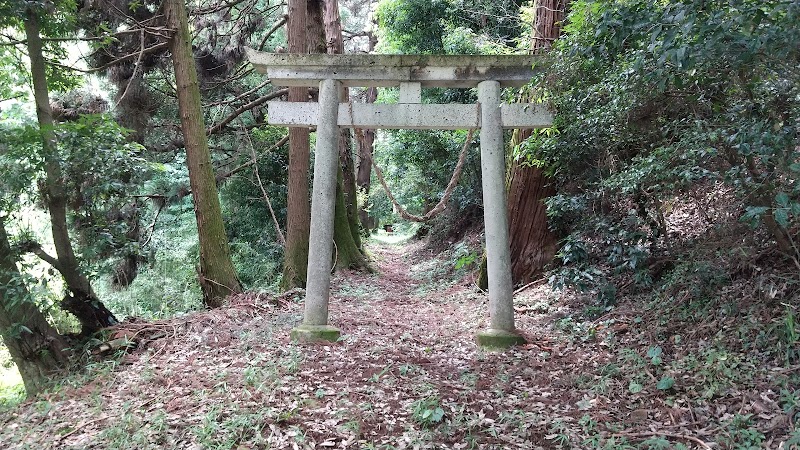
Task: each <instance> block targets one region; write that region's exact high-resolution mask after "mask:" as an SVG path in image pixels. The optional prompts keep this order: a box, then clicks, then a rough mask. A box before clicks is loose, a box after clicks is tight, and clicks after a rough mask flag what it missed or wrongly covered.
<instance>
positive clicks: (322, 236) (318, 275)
mask: <svg viewBox="0 0 800 450" xmlns="http://www.w3.org/2000/svg"><path fill="white" fill-rule="evenodd" d="M340 87H341V83H340V82H339V81H337V80H331V79H326V80H322V81H321V82H320V83H319V116H318V118H317V148H316V151H315V152H314V184H313V188H312V189H313V191H312V194H311V233H310V234H309V240H308V241H309V242H308V272H307V281H306V299H305V313H304V315H303V324H302V325H300V326H298V327H296V328H294V329H293V330H292V339H294V340H298V341H306V342H308V341H312V342H313V341H330V342H335V341H336V340H337V339H339V330H338V329H337V328H336V327H333V326H331V325H328V297H329V295H330V288H331V259H332V256H333V219H334V213H335V207H336V172H337V170H338V166H337V165H338V164H339V126H338V124H337V120H338V116H339V89H340Z"/></svg>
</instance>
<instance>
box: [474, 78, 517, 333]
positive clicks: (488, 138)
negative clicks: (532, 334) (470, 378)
mask: <svg viewBox="0 0 800 450" xmlns="http://www.w3.org/2000/svg"><path fill="white" fill-rule="evenodd" d="M478 102H479V103H480V106H481V125H482V126H481V178H482V181H483V214H484V216H483V217H484V226H485V227H486V266H487V269H486V273H487V275H488V278H489V318H490V321H491V326H490V328H492V329H495V330H503V331H507V332H514V303H513V300H512V297H513V282H512V280H511V251H510V247H509V237H508V215H507V213H506V189H505V176H506V166H505V148H504V147H503V130H502V128H501V126H500V125H501V118H500V83H498V82H497V81H484V82H481V83H480V84H479V85H478Z"/></svg>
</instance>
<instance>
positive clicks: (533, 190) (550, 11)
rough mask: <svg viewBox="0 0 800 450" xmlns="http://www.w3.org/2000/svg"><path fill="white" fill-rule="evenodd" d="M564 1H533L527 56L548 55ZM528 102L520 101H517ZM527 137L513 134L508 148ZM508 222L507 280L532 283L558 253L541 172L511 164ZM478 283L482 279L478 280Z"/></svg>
mask: <svg viewBox="0 0 800 450" xmlns="http://www.w3.org/2000/svg"><path fill="white" fill-rule="evenodd" d="M567 2H568V0H536V2H535V16H534V23H533V30H532V35H531V52H532V53H535V54H536V53H543V52H546V51H548V50H549V49H550V48H551V47H552V46H553V42H554V41H555V40H556V39H557V38H558V36H559V34H560V33H561V22H562V21H563V20H564V17H565V12H566V6H567ZM528 100H530V99H527V98H521V99H520V101H528ZM528 137H530V131H529V130H516V131H515V132H514V134H513V138H512V142H511V146H510V147H511V148H515V147H516V146H518V145H519V144H520V143H522V142H523V141H524V140H525V139H527V138H528ZM508 178H509V185H508V219H509V233H510V238H511V277H512V280H513V281H514V283H515V284H522V283H527V282H530V281H533V279H534V277H536V276H537V275H538V274H539V273H540V272H541V271H542V270H543V269H544V267H545V265H547V264H548V263H549V262H550V261H552V260H553V257H554V256H555V254H556V251H557V250H558V237H557V236H556V235H554V234H553V233H552V232H551V231H550V229H549V227H548V224H547V207H546V206H545V204H544V200H545V199H546V198H547V197H550V196H552V195H553V194H555V190H554V189H553V187H552V185H551V184H550V183H549V182H548V180H547V177H546V176H545V175H544V172H543V171H542V169H541V168H538V167H532V166H529V165H526V164H522V163H521V162H520V161H514V162H513V163H512V164H511V166H510V167H509V177H508ZM479 278H480V279H481V280H482V279H484V278H485V277H479Z"/></svg>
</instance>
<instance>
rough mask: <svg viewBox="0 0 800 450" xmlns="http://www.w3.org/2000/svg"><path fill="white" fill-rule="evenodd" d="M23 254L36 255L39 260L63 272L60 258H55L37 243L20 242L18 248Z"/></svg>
mask: <svg viewBox="0 0 800 450" xmlns="http://www.w3.org/2000/svg"><path fill="white" fill-rule="evenodd" d="M17 247H18V248H19V250H20V251H21V252H22V253H33V254H34V255H36V256H38V257H39V259H41V260H42V261H44V262H46V263H47V264H50V265H51V266H53V268H54V269H56V270H57V271H59V272H62V270H63V269H62V267H61V263H60V262H59V261H58V258H55V257H53V256H51V255H50V254H48V253H47V252H46V251H44V250H43V249H42V245H41V244H39V243H38V242H36V241H23V242H20V243H19V244H18V246H17Z"/></svg>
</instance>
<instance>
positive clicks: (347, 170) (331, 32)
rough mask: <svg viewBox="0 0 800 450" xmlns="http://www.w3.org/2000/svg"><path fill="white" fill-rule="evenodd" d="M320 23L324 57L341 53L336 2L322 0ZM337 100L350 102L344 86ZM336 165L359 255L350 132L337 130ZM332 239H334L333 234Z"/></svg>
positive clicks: (356, 202) (340, 20)
mask: <svg viewBox="0 0 800 450" xmlns="http://www.w3.org/2000/svg"><path fill="white" fill-rule="evenodd" d="M324 21H325V42H326V43H327V52H328V54H332V55H333V54H342V53H344V40H343V39H342V19H341V16H340V15H339V2H338V1H337V0H324ZM339 100H340V101H341V102H348V101H350V93H349V91H348V89H347V88H346V87H344V88H342V92H341V94H340V98H339ZM339 162H340V164H341V167H342V178H341V183H342V186H341V188H342V192H343V200H344V207H345V209H346V214H347V226H348V227H349V228H350V234H351V235H352V239H351V240H352V243H353V244H354V245H355V250H358V251H359V252H361V251H362V245H361V229H360V228H359V220H358V196H357V194H356V193H357V191H356V173H355V163H354V161H353V150H352V138H351V137H350V130H349V129H347V128H341V129H340V130H339ZM337 206H338V201H337ZM336 223H337V225H338V226H343V225H344V223H341V225H339V222H338V221H337V222H336ZM334 236H336V232H335V231H334ZM348 244H349V242H336V245H337V246H339V247H341V246H342V245H348ZM351 250H352V249H351ZM361 259H363V258H361Z"/></svg>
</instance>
